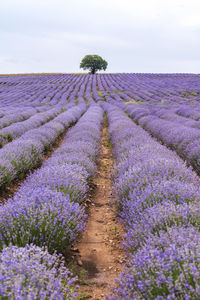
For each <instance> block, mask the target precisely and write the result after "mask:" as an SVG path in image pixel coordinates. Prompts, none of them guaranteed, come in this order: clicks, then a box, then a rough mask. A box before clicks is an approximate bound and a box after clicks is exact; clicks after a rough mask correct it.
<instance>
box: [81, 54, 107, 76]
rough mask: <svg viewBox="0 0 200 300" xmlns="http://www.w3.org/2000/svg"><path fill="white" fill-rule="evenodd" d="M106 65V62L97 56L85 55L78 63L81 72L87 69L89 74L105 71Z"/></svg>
mask: <svg viewBox="0 0 200 300" xmlns="http://www.w3.org/2000/svg"><path fill="white" fill-rule="evenodd" d="M107 65H108V63H107V61H105V60H104V59H103V58H102V57H101V56H99V55H86V56H85V57H84V58H83V59H82V61H81V63H80V68H82V69H83V70H86V69H89V71H90V73H91V74H95V73H96V72H97V71H98V70H99V71H100V70H104V71H105V70H106V68H107Z"/></svg>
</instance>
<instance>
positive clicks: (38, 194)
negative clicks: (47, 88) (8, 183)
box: [0, 104, 103, 253]
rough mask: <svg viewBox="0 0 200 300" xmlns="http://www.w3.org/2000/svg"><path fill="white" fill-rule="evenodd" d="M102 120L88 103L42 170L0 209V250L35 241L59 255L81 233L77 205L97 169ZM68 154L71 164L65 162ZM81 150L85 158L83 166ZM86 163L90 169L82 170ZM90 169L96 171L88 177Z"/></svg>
mask: <svg viewBox="0 0 200 300" xmlns="http://www.w3.org/2000/svg"><path fill="white" fill-rule="evenodd" d="M102 121H103V110H102V108H101V107H99V106H98V105H96V104H95V105H91V106H90V107H89V109H88V111H87V112H86V113H85V114H84V115H83V116H82V117H81V118H80V120H79V121H78V122H77V124H76V125H75V126H74V127H73V128H72V129H70V130H69V131H68V133H67V135H66V140H65V142H64V143H63V144H62V145H61V147H59V148H58V149H57V150H56V151H55V152H54V154H53V155H52V157H51V158H50V159H49V160H46V162H45V166H44V167H42V168H41V169H38V170H37V171H36V172H35V173H33V174H31V175H30V176H29V177H28V178H27V179H26V181H25V182H24V183H23V184H22V185H21V187H20V189H19V191H18V192H17V193H16V194H15V196H14V198H13V199H9V200H8V202H7V203H6V204H5V205H2V206H0V248H2V247H3V246H4V245H7V246H8V245H9V244H13V245H18V246H25V245H26V244H30V243H34V244H35V245H38V246H44V245H45V246H47V247H48V250H49V251H50V252H51V253H53V251H54V250H57V251H59V252H64V251H65V249H66V246H68V245H69V244H70V243H71V242H72V241H73V240H74V239H75V238H76V237H77V235H78V234H79V233H80V232H81V231H82V230H84V228H85V226H84V219H85V215H84V212H83V209H82V208H81V206H80V205H79V204H78V203H76V202H82V201H83V200H84V198H85V196H86V194H87V191H88V180H89V179H90V177H91V176H93V175H94V173H95V170H96V160H97V156H98V151H99V142H100V135H101V126H102ZM91 128H92V130H91ZM77 139H78V140H79V142H78V143H77V144H78V148H77V144H76V143H75V141H76V140H77ZM73 152H74V153H75V154H76V155H75V156H73V159H75V160H74V161H72V160H69V154H70V153H73ZM83 152H84V155H85V156H86V157H87V160H86V161H85V162H84V164H83V161H82V158H81V156H82V153H83ZM58 157H59V158H62V159H59V160H58V159H57V158H58ZM79 159H80V163H79ZM87 161H89V162H90V163H89V166H88V167H87V166H85V167H84V165H85V164H86V163H87ZM91 166H95V168H92V169H91V172H90V173H89V170H90V168H91Z"/></svg>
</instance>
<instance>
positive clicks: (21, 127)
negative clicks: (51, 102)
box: [0, 104, 73, 147]
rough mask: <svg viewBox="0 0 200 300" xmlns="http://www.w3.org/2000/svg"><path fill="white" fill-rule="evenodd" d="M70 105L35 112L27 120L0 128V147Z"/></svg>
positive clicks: (53, 116) (40, 124)
mask: <svg viewBox="0 0 200 300" xmlns="http://www.w3.org/2000/svg"><path fill="white" fill-rule="evenodd" d="M72 106H73V105H71V104H68V105H67V106H66V107H62V106H57V107H54V108H52V109H50V110H48V111H46V112H39V113H36V114H35V115H33V116H32V117H30V118H29V119H28V120H25V121H21V122H17V123H14V124H11V125H10V126H8V127H6V128H3V129H0V147H3V146H4V145H5V144H7V143H8V142H10V141H12V140H14V139H16V138H18V137H20V136H21V135H22V134H24V133H25V132H27V131H29V130H31V129H34V128H37V127H39V126H42V125H43V124H45V123H47V122H48V121H50V120H51V119H53V118H55V117H56V116H57V115H59V114H60V113H61V112H63V111H65V110H67V109H68V108H70V107H72Z"/></svg>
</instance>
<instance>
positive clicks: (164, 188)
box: [102, 103, 200, 299]
mask: <svg viewBox="0 0 200 300" xmlns="http://www.w3.org/2000/svg"><path fill="white" fill-rule="evenodd" d="M102 106H103V107H104V109H105V110H106V111H107V113H108V121H109V124H110V125H109V134H110V137H111V142H112V144H113V146H114V155H115V160H116V163H115V168H114V175H115V187H116V191H117V195H118V208H119V215H120V217H121V218H122V219H123V222H124V223H125V225H126V228H127V234H126V236H125V242H124V247H125V250H126V252H127V258H128V263H127V268H126V270H125V271H124V273H122V274H121V277H120V278H119V280H118V288H117V289H115V290H114V295H113V296H111V299H175V298H176V299H183V298H184V299H187V297H190V298H192V297H194V298H195V297H198V296H199V283H200V274H199V270H200V268H199V267H198V266H199V262H200V257H199V255H198V251H199V246H200V239H199V237H200V236H199V231H198V230H199V217H200V214H199V206H198V201H199V199H200V189H199V179H198V178H197V176H196V175H195V173H193V172H192V170H191V169H187V167H186V165H185V164H184V162H183V161H181V159H180V158H178V157H177V155H176V154H175V153H174V152H172V151H170V150H168V149H166V148H165V147H164V146H162V145H160V144H159V143H158V142H156V141H155V140H153V139H152V138H151V137H150V136H149V135H148V134H147V133H146V132H145V131H143V130H142V129H141V128H138V126H136V125H135V124H134V123H133V122H132V121H131V120H130V119H129V118H128V117H127V116H126V115H125V114H124V113H123V112H122V111H121V110H119V109H118V108H116V107H115V106H113V105H109V104H105V103H102ZM197 184H198V185H197ZM190 250H191V251H190ZM192 263H193V265H192ZM195 268H196V269H195ZM188 299H189V298H188Z"/></svg>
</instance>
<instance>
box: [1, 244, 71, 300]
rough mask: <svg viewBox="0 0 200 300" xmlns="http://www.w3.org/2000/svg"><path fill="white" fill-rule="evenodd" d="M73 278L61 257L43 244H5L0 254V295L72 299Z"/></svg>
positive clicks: (43, 298) (42, 298)
mask: <svg viewBox="0 0 200 300" xmlns="http://www.w3.org/2000/svg"><path fill="white" fill-rule="evenodd" d="M74 282H75V279H72V276H71V273H70V272H69V270H67V269H66V267H65V266H64V260H63V258H62V257H61V256H60V255H57V254H52V255H51V254H49V253H48V252H47V250H46V249H45V248H39V247H37V246H34V245H26V246H25V247H24V248H21V247H20V248H18V247H16V246H9V247H7V248H4V249H3V251H2V252H1V254H0V298H1V299H24V300H25V299H41V300H45V299H52V300H54V299H59V300H61V299H75V298H76V296H77V295H76V292H75V288H74Z"/></svg>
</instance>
